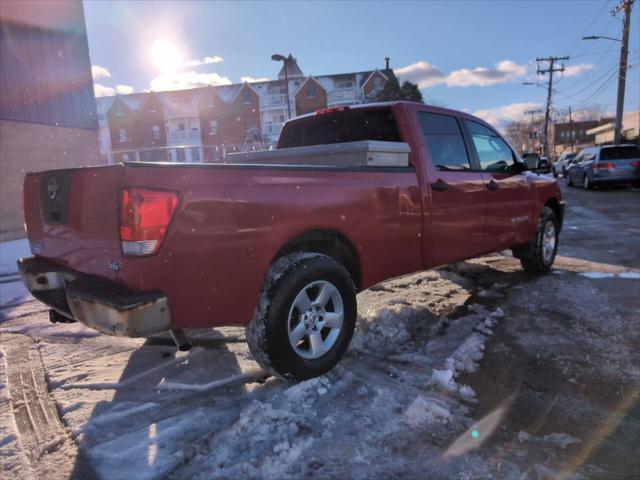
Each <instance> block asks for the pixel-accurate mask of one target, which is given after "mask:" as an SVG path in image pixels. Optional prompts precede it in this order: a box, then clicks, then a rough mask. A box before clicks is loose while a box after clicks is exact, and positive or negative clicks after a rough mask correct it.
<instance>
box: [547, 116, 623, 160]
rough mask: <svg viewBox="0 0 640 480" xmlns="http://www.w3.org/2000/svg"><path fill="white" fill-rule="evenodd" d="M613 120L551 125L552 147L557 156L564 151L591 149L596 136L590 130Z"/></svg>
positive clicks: (604, 119) (605, 119)
mask: <svg viewBox="0 0 640 480" xmlns="http://www.w3.org/2000/svg"><path fill="white" fill-rule="evenodd" d="M611 120H612V119H611V118H603V119H601V120H581V121H574V122H562V123H553V124H551V125H550V139H551V140H550V145H553V150H552V151H553V152H554V153H555V154H556V155H560V154H562V152H564V151H569V152H576V151H578V150H580V149H582V148H584V147H591V146H593V145H594V142H595V135H594V134H592V133H589V132H588V130H591V129H592V128H595V127H598V126H600V125H603V124H605V123H608V122H610V121H611Z"/></svg>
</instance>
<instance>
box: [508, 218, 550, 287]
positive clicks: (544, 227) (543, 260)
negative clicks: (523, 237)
mask: <svg viewBox="0 0 640 480" xmlns="http://www.w3.org/2000/svg"><path fill="white" fill-rule="evenodd" d="M559 232H560V224H559V223H558V218H557V217H556V214H555V213H554V212H553V210H551V209H550V208H549V207H544V209H543V210H542V214H541V215H540V219H539V221H538V228H537V229H536V234H535V236H534V237H533V240H531V242H530V243H529V244H528V245H526V246H524V247H520V248H516V249H514V250H513V255H514V256H515V257H516V258H518V259H519V260H520V264H521V265H522V268H523V269H524V270H525V272H527V273H532V274H541V273H546V272H548V271H549V270H551V266H552V265H553V262H554V261H555V258H556V253H557V251H558V235H559Z"/></svg>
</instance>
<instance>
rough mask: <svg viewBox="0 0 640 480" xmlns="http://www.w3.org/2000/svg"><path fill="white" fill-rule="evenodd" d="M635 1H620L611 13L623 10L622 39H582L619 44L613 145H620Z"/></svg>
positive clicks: (592, 36) (603, 37)
mask: <svg viewBox="0 0 640 480" xmlns="http://www.w3.org/2000/svg"><path fill="white" fill-rule="evenodd" d="M634 1H635V0H622V1H621V2H620V4H619V5H618V6H617V7H616V8H614V9H613V10H612V11H611V15H613V16H614V17H616V15H617V14H618V12H621V11H623V10H624V21H623V23H622V39H619V38H613V37H606V36H604V35H589V36H588V37H582V39H583V40H599V39H603V40H611V41H613V42H620V44H621V45H620V64H619V65H620V66H619V67H618V98H617V99H616V122H615V129H614V137H613V143H614V144H615V145H620V141H621V140H622V114H623V110H624V89H625V84H626V83H625V82H626V78H627V57H628V55H629V30H630V28H631V6H632V5H633V2H634Z"/></svg>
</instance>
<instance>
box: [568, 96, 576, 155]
mask: <svg viewBox="0 0 640 480" xmlns="http://www.w3.org/2000/svg"><path fill="white" fill-rule="evenodd" d="M569 135H570V138H571V152H573V149H574V147H575V143H576V137H575V136H574V135H573V118H571V106H569Z"/></svg>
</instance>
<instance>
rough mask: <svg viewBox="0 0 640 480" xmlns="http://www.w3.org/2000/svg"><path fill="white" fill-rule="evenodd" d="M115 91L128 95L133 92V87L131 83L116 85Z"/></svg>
mask: <svg viewBox="0 0 640 480" xmlns="http://www.w3.org/2000/svg"><path fill="white" fill-rule="evenodd" d="M116 92H117V93H119V94H120V95H129V94H130V93H133V87H132V86H131V85H116Z"/></svg>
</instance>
